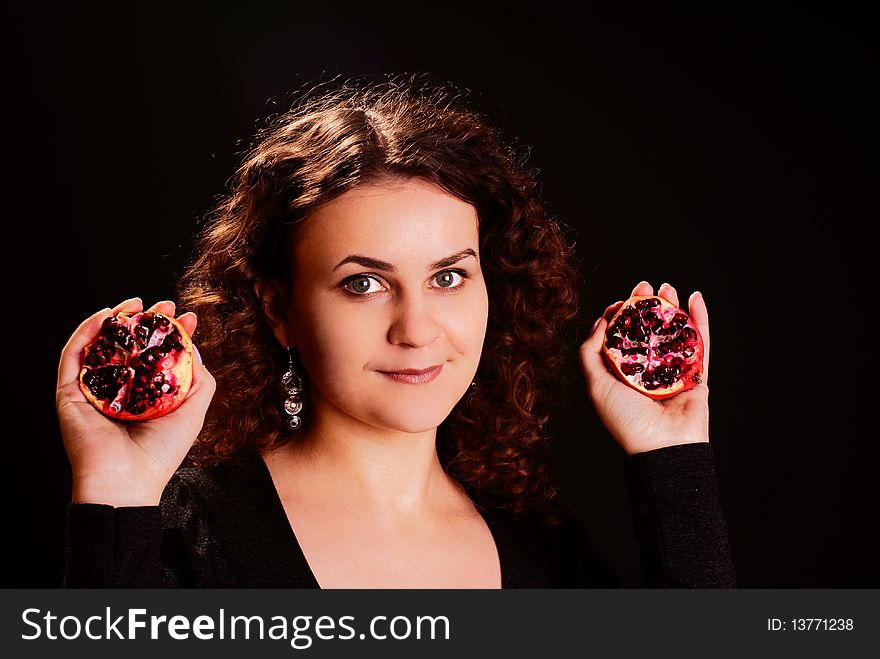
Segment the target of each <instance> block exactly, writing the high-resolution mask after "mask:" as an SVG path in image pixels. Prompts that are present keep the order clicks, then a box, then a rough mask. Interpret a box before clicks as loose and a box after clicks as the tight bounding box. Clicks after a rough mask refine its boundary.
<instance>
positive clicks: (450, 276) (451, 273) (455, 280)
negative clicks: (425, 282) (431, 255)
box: [434, 270, 464, 288]
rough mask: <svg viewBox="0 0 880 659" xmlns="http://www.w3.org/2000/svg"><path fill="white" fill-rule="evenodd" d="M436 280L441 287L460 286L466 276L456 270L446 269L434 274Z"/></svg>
mask: <svg viewBox="0 0 880 659" xmlns="http://www.w3.org/2000/svg"><path fill="white" fill-rule="evenodd" d="M434 281H435V282H437V286H439V287H440V288H458V287H459V286H461V285H462V283H464V277H462V275H461V273H460V272H456V271H455V270H444V271H443V272H440V273H438V274H436V275H434Z"/></svg>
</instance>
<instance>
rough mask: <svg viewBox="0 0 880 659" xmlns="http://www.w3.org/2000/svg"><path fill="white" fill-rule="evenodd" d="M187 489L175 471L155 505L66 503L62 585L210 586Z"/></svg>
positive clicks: (193, 504)
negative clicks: (115, 505) (129, 505)
mask: <svg viewBox="0 0 880 659" xmlns="http://www.w3.org/2000/svg"><path fill="white" fill-rule="evenodd" d="M201 518H202V516H201V515H199V514H198V507H197V504H196V501H195V499H194V497H193V496H192V493H191V492H189V491H188V489H187V488H186V487H185V485H184V483H183V482H182V481H181V479H180V478H179V477H178V476H177V475H175V476H174V477H173V478H172V480H171V482H170V483H169V484H168V486H167V487H166V488H165V491H164V492H163V494H162V502H161V504H160V505H158V506H131V507H120V508H114V507H113V506H109V505H105V504H95V503H71V504H68V506H67V536H66V547H65V564H64V581H63V587H64V588H188V587H197V586H199V585H210V577H209V575H208V573H209V572H210V567H211V566H210V565H206V560H205V551H206V548H207V545H208V543H207V542H206V540H205V538H206V536H207V532H206V529H205V528H204V523H203V521H202V519H201Z"/></svg>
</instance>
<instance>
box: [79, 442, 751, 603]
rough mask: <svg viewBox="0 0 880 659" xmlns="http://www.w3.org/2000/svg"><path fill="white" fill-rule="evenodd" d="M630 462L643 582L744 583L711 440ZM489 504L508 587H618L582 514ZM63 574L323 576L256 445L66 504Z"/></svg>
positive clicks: (116, 579)
mask: <svg viewBox="0 0 880 659" xmlns="http://www.w3.org/2000/svg"><path fill="white" fill-rule="evenodd" d="M623 466H624V471H625V474H626V478H627V485H628V493H629V500H630V504H631V507H632V514H633V522H634V530H635V534H636V538H637V540H638V542H639V545H640V548H641V555H642V568H643V575H644V578H643V585H644V586H646V587H656V588H665V587H668V588H735V587H736V574H735V570H734V566H733V561H732V560H731V556H730V549H729V545H728V538H727V525H726V521H725V518H724V514H723V512H722V510H721V507H720V505H719V500H718V488H717V481H716V476H715V465H714V459H713V453H712V449H711V447H710V445H709V444H707V443H701V444H683V445H680V446H671V447H668V448H663V449H656V450H653V451H648V452H645V453H638V454H635V455H632V456H627V457H625V458H624V461H623ZM481 514H482V515H483V517H484V519H485V520H486V523H487V524H488V526H489V529H490V531H491V532H492V536H493V537H494V539H495V544H496V547H497V549H498V556H499V559H500V562H501V587H502V588H595V587H598V588H610V587H618V585H619V583H618V580H617V577H616V576H615V574H614V573H613V572H612V570H611V569H610V567H609V566H608V564H607V563H606V562H605V561H604V560H603V559H602V558H601V557H600V556H599V555H598V554H597V553H596V552H595V551H594V550H593V549H592V548H591V547H590V545H589V543H588V540H587V531H586V526H585V524H584V523H583V521H582V520H580V519H579V517H578V516H577V515H576V514H574V513H572V515H571V516H570V517H569V519H568V520H567V521H565V522H564V523H563V524H561V525H560V526H557V527H553V528H547V527H544V526H543V525H540V524H538V523H536V522H532V521H527V520H525V519H521V518H517V517H515V516H513V515H512V514H510V513H509V512H507V511H503V510H488V511H483V512H482V513H481ZM64 586H65V587H67V588H159V587H168V588H320V585H319V584H318V581H317V580H316V578H315V576H314V574H313V573H312V571H311V568H310V567H309V565H308V563H307V561H306V558H305V555H304V554H303V552H302V549H301V548H300V546H299V543H298V542H297V539H296V536H295V535H294V533H293V530H292V528H291V526H290V523H289V522H288V520H287V516H286V514H285V512H284V508H283V506H282V504H281V500H280V498H279V497H278V493H277V491H276V489H275V485H274V483H273V482H272V478H271V476H270V474H269V470H268V468H267V467H266V464H265V462H264V461H263V459H262V457H260V455H259V453H257V452H256V451H248V452H245V453H243V454H241V455H239V456H238V457H236V458H233V459H230V460H227V461H226V462H223V463H221V464H219V465H216V466H213V467H208V468H203V469H192V468H187V469H180V470H178V472H177V473H176V474H175V475H174V477H173V478H172V480H171V481H170V482H169V484H168V486H167V487H166V488H165V491H164V493H163V495H162V501H161V504H160V505H159V506H140V507H125V508H113V507H112V506H108V505H102V504H91V503H80V504H69V505H68V518H67V548H66V561H65V574H64Z"/></svg>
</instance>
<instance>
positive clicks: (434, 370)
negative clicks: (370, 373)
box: [379, 364, 443, 384]
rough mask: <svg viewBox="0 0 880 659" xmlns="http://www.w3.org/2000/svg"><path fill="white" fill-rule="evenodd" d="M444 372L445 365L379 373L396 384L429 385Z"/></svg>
mask: <svg viewBox="0 0 880 659" xmlns="http://www.w3.org/2000/svg"><path fill="white" fill-rule="evenodd" d="M442 370H443V364H437V366H431V367H429V368H425V369H422V370H418V369H414V368H408V369H405V370H403V371H379V372H380V373H381V374H382V375H384V376H386V377H388V378H391V379H392V380H394V381H395V382H402V383H404V384H427V383H428V382H430V381H431V380H433V379H434V378H436V377H437V376H438V375H440V371H442Z"/></svg>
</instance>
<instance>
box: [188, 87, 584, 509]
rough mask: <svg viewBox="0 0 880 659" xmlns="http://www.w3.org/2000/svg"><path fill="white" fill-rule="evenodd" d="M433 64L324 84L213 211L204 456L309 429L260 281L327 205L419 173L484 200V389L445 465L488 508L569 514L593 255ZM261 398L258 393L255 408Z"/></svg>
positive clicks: (250, 153) (206, 287)
mask: <svg viewBox="0 0 880 659" xmlns="http://www.w3.org/2000/svg"><path fill="white" fill-rule="evenodd" d="M466 99H467V94H466V93H465V92H464V91H462V90H461V89H459V88H458V87H456V86H454V85H452V84H450V83H438V82H437V81H435V80H433V79H430V78H428V77H427V76H424V75H423V76H409V77H405V78H404V77H389V78H386V79H382V80H378V81H377V80H372V81H371V80H368V79H364V78H361V79H353V80H347V81H344V82H336V81H334V82H332V83H324V84H322V85H319V86H318V87H316V88H313V89H311V90H310V91H309V92H308V93H306V94H304V95H303V96H302V97H301V98H299V99H298V100H297V101H296V102H295V103H294V104H293V106H292V109H290V110H289V111H287V112H284V113H282V114H280V115H277V116H275V117H274V118H270V119H269V120H268V121H267V123H266V125H265V126H264V127H263V128H262V129H260V130H259V131H258V132H257V133H256V135H255V138H254V142H253V143H252V144H251V146H250V147H249V149H248V150H247V152H246V153H245V155H244V157H243V159H242V163H241V165H240V166H239V168H238V169H237V171H236V172H235V174H234V176H233V177H232V179H231V180H230V184H229V191H228V193H227V194H225V195H224V196H223V197H222V198H221V199H220V200H219V202H218V203H217V204H216V206H215V207H214V208H213V209H212V211H211V212H210V214H209V216H208V218H207V219H208V222H207V224H206V226H205V228H204V229H203V231H202V232H201V233H200V235H199V236H198V239H197V243H196V254H197V257H196V258H195V259H194V260H193V261H192V263H191V264H190V265H189V266H188V268H187V269H186V271H185V273H184V276H183V278H182V280H181V283H180V290H179V292H180V305H181V307H183V308H185V309H187V310H189V311H194V312H195V313H196V314H197V315H198V318H199V332H198V345H199V349H200V351H201V353H202V355H203V356H204V359H205V363H206V364H208V365H209V367H210V368H211V373H212V374H213V376H214V377H215V378H216V381H217V392H216V395H215V397H214V401H213V403H212V405H211V408H210V410H209V413H208V417H207V419H206V422H205V426H204V428H203V430H202V433H201V434H200V436H199V439H198V440H197V441H196V443H195V445H194V446H193V449H192V451H191V452H190V456H189V459H190V463H191V464H209V463H212V462H216V461H219V460H222V459H224V458H226V457H229V456H230V455H232V454H234V453H235V452H237V451H238V450H240V449H242V448H244V447H257V448H268V447H274V446H278V445H281V444H283V443H285V442H290V441H295V437H296V434H295V432H291V431H289V430H287V426H286V424H285V422H284V418H283V414H282V401H283V398H282V391H281V388H280V387H279V386H278V383H279V381H280V378H281V375H282V373H283V372H284V370H285V368H286V364H287V358H286V353H285V352H284V350H283V348H281V346H280V345H279V344H278V342H277V340H276V339H275V337H274V335H273V334H272V331H271V328H270V326H269V323H268V322H267V320H266V317H265V315H264V311H263V308H262V301H261V299H260V298H259V297H258V296H257V294H256V293H255V290H254V285H255V283H256V282H258V281H266V280H276V281H277V280H283V278H284V274H285V273H286V272H289V269H288V268H289V267H290V263H289V259H290V253H291V251H290V249H289V242H288V241H289V239H290V238H291V235H293V239H294V240H295V230H296V227H297V225H298V223H301V222H302V221H303V220H304V219H305V218H307V217H308V216H309V215H310V213H312V212H313V211H314V210H315V209H316V208H317V207H318V206H320V205H321V204H324V203H326V202H328V201H330V200H332V199H334V198H335V197H337V196H339V195H340V194H342V193H343V192H345V191H347V190H349V189H351V188H352V187H354V186H356V185H359V184H362V183H368V182H372V181H375V180H377V179H380V178H387V177H398V178H411V177H418V178H421V179H425V180H427V181H430V182H433V183H434V184H436V185H437V186H439V187H440V188H442V189H444V190H445V191H447V192H449V193H451V194H453V195H455V196H456V197H458V198H460V199H462V200H464V201H466V202H468V203H470V204H472V205H473V206H474V207H475V208H476V210H477V215H478V221H479V243H480V245H479V246H480V255H481V258H480V260H481V266H482V270H483V276H484V278H485V281H486V286H487V290H488V293H489V320H488V328H487V333H486V339H485V343H484V350H483V354H482V355H481V359H480V364H479V368H478V370H477V383H478V386H474V387H471V388H470V390H469V392H468V393H467V394H465V396H464V397H463V398H462V399H461V400H460V401H459V402H458V403H457V404H456V406H455V408H454V409H453V410H452V412H451V414H450V415H449V417H448V418H447V419H446V420H445V421H444V422H443V423H442V424H441V426H440V428H439V429H438V434H437V452H438V456H439V458H440V460H441V464H442V465H443V467H444V469H446V471H447V473H449V474H450V476H451V477H453V478H454V479H456V481H457V482H459V483H460V484H461V485H462V486H463V487H464V488H465V490H466V491H467V492H468V494H469V495H470V496H471V498H472V499H473V501H474V503H475V505H477V506H480V507H485V506H492V507H503V508H507V509H510V510H512V511H514V512H515V513H531V514H537V517H538V518H539V519H541V520H543V521H544V522H546V523H550V524H554V523H556V522H557V521H559V520H560V519H561V518H562V516H563V512H562V511H563V507H564V506H563V505H562V504H560V503H559V497H558V496H557V492H556V488H555V486H554V484H553V478H552V473H551V460H550V457H551V441H550V439H549V437H548V436H547V433H546V427H545V426H546V424H547V421H548V417H549V410H550V409H551V408H552V406H553V405H554V404H555V403H556V402H557V399H558V394H559V393H561V391H562V387H561V386H560V385H561V378H560V375H561V374H562V373H563V372H564V370H565V369H564V368H563V364H564V361H565V360H566V359H567V358H568V357H569V355H570V350H569V346H568V342H567V340H566V338H565V337H566V332H565V327H566V325H567V323H568V321H571V320H572V319H574V318H575V317H576V315H577V310H578V297H579V294H578V291H579V282H580V276H579V267H578V265H577V261H576V260H575V259H574V258H573V250H572V247H571V246H570V244H569V242H568V241H567V240H566V238H565V235H564V233H565V229H564V226H563V225H562V224H561V223H559V222H557V221H555V220H554V219H552V218H550V217H549V215H548V213H547V212H546V210H545V208H544V206H543V204H542V203H541V201H540V199H539V194H538V189H537V170H535V169H533V168H530V167H529V166H527V164H526V163H527V160H528V149H526V148H523V147H520V146H519V145H517V144H516V142H514V140H512V139H511V138H508V137H506V136H505V135H503V134H502V132H501V130H500V129H499V128H498V127H496V126H494V125H493V124H492V122H491V121H489V120H488V119H487V117H486V116H485V115H483V114H482V113H480V112H478V111H476V110H474V109H472V108H469V107H467V106H466V104H465V101H466ZM255 401H260V404H257V405H255V404H254V402H255Z"/></svg>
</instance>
